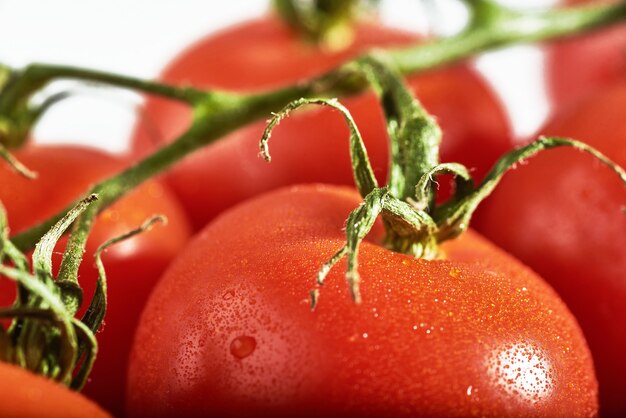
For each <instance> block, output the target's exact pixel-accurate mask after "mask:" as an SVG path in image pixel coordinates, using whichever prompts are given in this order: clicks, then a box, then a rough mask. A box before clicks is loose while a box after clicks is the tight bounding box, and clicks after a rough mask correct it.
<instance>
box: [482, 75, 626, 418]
mask: <svg viewBox="0 0 626 418" xmlns="http://www.w3.org/2000/svg"><path fill="white" fill-rule="evenodd" d="M625 108H626V79H624V80H623V81H622V82H621V83H619V84H617V85H614V86H612V87H611V88H608V89H605V90H604V91H601V92H598V93H597V94H595V95H593V96H590V97H587V98H586V99H584V100H582V101H580V102H579V103H578V104H577V105H576V106H573V107H570V108H568V109H565V110H563V111H562V112H561V113H560V114H557V115H556V117H555V118H554V119H553V120H552V121H551V122H549V123H548V124H547V126H546V127H545V128H544V129H543V130H542V134H546V135H559V136H569V137H572V138H577V139H580V140H582V141H584V142H587V143H589V144H590V145H592V146H594V147H596V148H598V149H599V150H600V151H602V152H603V153H605V154H606V155H607V156H609V157H610V158H612V159H613V160H614V161H616V162H617V163H618V164H620V165H622V166H626V147H625V146H624V144H625V143H626V126H625V125H624V123H623V109H625ZM625 202H626V192H625V191H624V186H623V184H621V182H620V181H619V179H618V178H617V176H616V175H615V174H614V173H612V172H611V171H610V170H608V169H606V167H604V166H602V165H600V164H599V163H598V162H596V161H593V160H592V159H591V158H589V157H588V156H586V155H582V154H581V153H578V152H576V151H574V150H567V149H560V150H554V151H550V152H547V153H545V154H543V155H539V156H537V157H535V158H533V159H532V160H531V161H530V162H529V163H528V165H525V166H524V167H523V168H520V169H518V170H516V171H514V172H511V173H510V174H507V175H506V176H505V177H504V179H503V180H502V183H501V185H500V186H499V187H498V188H497V189H496V190H495V191H494V193H493V194H492V196H490V197H489V198H488V199H487V200H486V201H485V202H484V205H483V211H482V213H481V215H480V216H479V217H478V219H476V222H475V223H474V225H475V227H476V228H477V229H478V230H479V231H480V232H481V233H483V234H484V235H485V236H487V237H488V238H489V239H491V240H493V241H494V242H495V243H496V244H498V245H499V246H501V247H502V248H504V249H506V250H507V251H510V252H511V253H512V254H513V255H515V256H516V257H519V258H520V259H521V260H522V261H523V262H524V263H526V264H527V265H529V266H530V267H532V268H533V269H534V270H536V271H537V272H538V273H539V274H540V275H541V276H542V277H544V278H545V279H546V280H547V281H548V282H549V283H550V284H551V285H552V286H553V287H554V288H555V289H556V290H557V292H558V293H559V295H560V296H561V297H562V298H563V300H564V301H565V302H566V303H567V305H568V307H569V308H570V309H571V310H572V312H573V313H574V315H575V316H576V318H577V319H578V321H579V323H580V325H581V327H582V329H583V331H584V333H585V337H586V338H587V341H588V342H589V346H590V348H591V351H592V354H593V356H594V362H595V365H596V370H597V375H598V381H599V384H600V404H601V411H602V414H603V415H605V414H606V416H624V415H626V399H624V396H623V394H624V393H626V359H625V358H624V352H625V351H626V330H625V329H624V323H625V322H626V283H624V273H625V272H626V236H625V234H624V231H626V216H624V214H623V213H621V211H620V208H621V207H623V205H624V203H625Z"/></svg>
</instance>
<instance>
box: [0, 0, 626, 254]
mask: <svg viewBox="0 0 626 418" xmlns="http://www.w3.org/2000/svg"><path fill="white" fill-rule="evenodd" d="M479 3H480V2H479ZM477 4H478V3H477ZM493 16H496V17H495V18H494V20H492V21H491V22H490V24H488V25H487V26H486V27H484V28H482V27H477V26H474V25H473V26H470V27H469V28H468V29H467V30H466V31H465V32H463V33H462V34H460V35H458V36H454V37H451V38H448V39H441V40H436V41H433V42H431V43H427V44H421V45H418V46H413V47H410V48H401V49H393V50H389V51H387V52H386V53H387V54H388V55H389V60H390V62H391V64H392V65H394V66H395V67H396V68H397V69H399V70H400V71H401V72H402V73H404V74H408V73H414V72H419V71H423V70H426V69H431V68H435V67H439V66H442V65H445V64H448V63H451V62H454V61H457V60H460V59H463V58H467V57H470V56H473V55H475V54H477V53H480V52H483V51H486V50H489V49H494V48H498V47H503V46H506V45H511V44H514V43H519V42H529V41H540V40H550V39H554V38H557V37H562V36H565V35H569V34H575V33H580V32H584V31H588V30H592V29H595V28H598V27H602V26H608V25H612V24H616V23H618V22H624V21H626V1H624V2H621V3H619V4H614V5H598V6H590V7H583V8H573V9H564V10H557V11H547V12H541V13H517V12H516V13H496V14H493ZM358 59H360V58H358ZM358 59H357V60H358ZM355 62H356V61H354V62H348V63H347V64H343V65H341V66H340V67H338V68H336V69H334V70H332V71H330V72H328V73H326V74H324V75H322V76H319V77H316V78H313V79H311V80H308V81H305V82H301V83H297V84H295V85H291V86H287V87H284V88H281V89H278V90H273V91H267V92H261V93H257V94H250V95H235V94H228V93H224V92H201V91H199V90H195V89H191V88H179V87H172V86H166V85H163V84H160V83H152V82H146V81H143V80H137V79H133V78H130V77H120V76H116V75H110V74H106V73H101V72H97V71H89V70H82V69H76V68H69V67H58V66H47V65H43V64H37V65H33V66H30V67H28V68H27V69H26V70H24V72H23V74H22V77H21V78H20V81H18V83H22V84H21V85H20V86H19V87H20V88H19V89H13V90H9V91H11V92H12V93H11V94H15V95H17V96H19V94H23V95H27V94H29V92H32V91H35V90H37V89H38V88H40V87H42V86H43V85H44V84H45V83H47V82H49V81H51V80H53V79H56V78H76V79H81V80H84V81H96V82H102V83H107V84H111V85H114V86H118V87H128V88H132V89H137V90H140V91H144V92H148V93H152V94H156V95H161V96H164V97H168V98H172V99H176V100H180V101H183V102H186V103H188V104H190V105H192V106H193V107H194V116H195V118H194V121H193V123H192V125H191V126H190V128H189V129H188V130H187V131H186V132H185V133H183V134H182V136H180V137H179V138H178V139H177V140H176V141H174V142H172V143H170V144H168V145H166V146H165V147H163V148H161V149H159V150H157V151H156V152H155V153H153V154H152V155H150V156H148V157H147V158H146V159H144V160H142V161H140V162H138V163H137V164H136V165H134V166H132V167H130V168H128V169H127V170H125V171H123V172H122V173H120V174H118V175H117V176H114V177H111V178H109V179H107V180H105V181H103V182H101V183H99V184H98V185H96V186H95V187H94V188H93V189H92V190H91V191H90V193H96V194H98V196H99V200H98V201H97V202H94V204H93V205H91V206H90V207H89V208H88V210H87V211H86V212H85V213H84V214H83V215H82V216H81V217H80V218H79V220H78V221H77V225H76V227H75V228H74V234H73V236H74V237H75V238H74V239H73V240H71V241H73V242H71V243H70V244H69V245H73V246H74V248H75V250H76V251H79V249H81V251H82V248H84V244H85V240H86V236H87V233H88V232H89V229H90V228H91V222H92V220H93V219H94V217H95V216H96V214H97V213H98V212H99V211H101V210H102V209H104V208H105V207H107V206H108V205H110V204H111V203H112V202H114V201H115V200H116V199H118V198H119V197H121V196H122V195H124V194H125V193H126V192H127V191H128V190H130V189H132V188H134V187H136V186H138V185H139V184H140V183H142V182H143V181H145V180H146V179H148V178H150V177H152V176H154V175H155V174H157V173H160V172H162V171H164V170H166V169H167V168H169V167H170V166H171V165H173V164H174V163H175V162H177V161H178V160H180V159H181V158H182V157H184V156H185V155H187V154H189V153H191V152H193V151H194V150H196V149H198V148H200V147H202V146H204V145H206V144H209V143H211V142H213V141H215V140H217V139H218V138H220V137H222V136H224V135H225V134H227V133H229V132H231V131H233V130H235V129H237V128H239V127H241V126H244V125H246V124H248V123H250V122H252V121H255V120H257V119H261V118H263V117H266V116H267V115H268V114H269V113H270V112H272V111H274V110H276V109H279V108H282V107H283V106H285V105H286V104H288V103H289V102H291V101H293V100H296V99H299V98H301V97H319V96H326V97H332V96H338V95H350V94H354V93H357V92H359V91H362V90H363V89H364V88H365V87H366V86H367V80H365V79H364V77H363V76H362V74H361V73H360V72H359V71H358V68H356V66H355V64H354V63H355ZM5 90H6V89H5ZM16 90H17V91H18V93H14V92H15V91H16ZM20 92H21V93H20ZM17 96H9V98H8V99H7V98H6V97H5V98H4V99H3V101H0V112H1V111H2V110H3V108H2V105H3V103H4V104H6V103H7V102H6V101H7V100H8V101H11V100H17V98H18V97H17ZM22 97H23V96H22ZM68 209H69V207H68V208H67V209H66V210H64V211H62V212H61V213H59V214H57V215H55V216H54V217H52V218H51V219H49V220H47V221H45V222H44V223H42V224H40V225H38V226H35V227H34V228H32V229H30V230H27V231H25V232H24V233H22V234H20V235H17V236H16V237H15V238H14V242H15V244H16V245H17V246H18V247H19V248H21V249H27V248H32V246H33V245H34V244H35V243H36V241H37V240H38V239H39V237H41V235H43V233H44V232H45V231H47V230H48V229H49V227H50V226H51V225H52V224H54V223H55V222H56V221H57V220H58V219H60V218H61V217H62V216H63V214H65V213H66V212H67V210H68ZM81 231H82V232H81Z"/></svg>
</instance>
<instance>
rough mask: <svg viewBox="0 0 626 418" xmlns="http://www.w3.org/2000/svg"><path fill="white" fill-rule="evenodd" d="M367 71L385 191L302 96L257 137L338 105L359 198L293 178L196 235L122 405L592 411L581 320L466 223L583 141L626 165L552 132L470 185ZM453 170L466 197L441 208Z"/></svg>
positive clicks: (417, 115) (154, 411)
mask: <svg viewBox="0 0 626 418" xmlns="http://www.w3.org/2000/svg"><path fill="white" fill-rule="evenodd" d="M360 64H361V65H362V66H363V68H364V71H367V72H368V74H369V76H370V77H371V78H370V81H372V82H373V84H374V89H375V90H376V91H377V92H378V94H379V95H380V96H381V97H384V98H385V100H384V101H383V102H382V107H383V113H384V114H385V118H386V121H387V128H388V131H389V136H390V140H391V143H392V145H391V150H392V152H393V156H392V169H391V170H390V174H389V176H390V181H389V183H388V184H387V185H386V186H384V187H378V186H377V180H376V178H375V177H374V174H373V170H372V168H371V165H370V164H369V160H368V158H367V154H366V151H365V147H364V145H363V142H362V140H361V137H360V134H359V131H358V128H357V127H356V125H355V124H354V121H353V120H352V118H351V117H350V114H349V112H348V111H347V110H346V109H345V108H344V107H343V106H341V105H340V104H338V103H337V102H336V101H334V100H324V99H312V100H305V99H303V100H300V101H296V102H294V103H292V104H291V105H289V106H287V107H286V108H285V109H284V110H283V111H282V112H279V113H277V114H276V115H275V116H274V118H273V119H272V120H271V121H270V123H269V125H268V130H266V132H265V135H264V137H263V141H267V140H268V139H269V133H270V131H271V129H273V128H274V127H275V124H276V123H278V121H280V120H282V119H283V118H284V117H285V116H287V114H288V113H289V112H290V111H293V110H294V109H295V108H297V107H299V106H301V105H305V104H309V103H314V104H321V105H324V106H330V107H332V108H335V109H338V110H339V111H341V112H342V113H343V116H344V119H345V121H346V122H347V123H348V125H349V127H350V132H351V136H350V140H351V142H350V149H351V156H352V164H353V167H354V176H355V177H354V180H355V183H356V184H357V188H358V190H359V192H360V194H361V197H359V196H358V194H357V192H356V191H355V190H351V189H347V188H341V187H337V186H331V185H320V184H318V185H306V186H295V187H292V188H286V189H281V190H278V191H275V192H272V193H268V194H265V195H262V196H260V197H258V198H256V199H252V200H249V201H247V202H246V203H243V204H241V205H238V206H237V207H235V208H233V209H232V210H230V211H228V212H227V213H225V214H223V215H222V216H220V217H219V218H217V219H216V220H215V221H214V222H212V223H211V224H209V225H208V226H207V227H206V228H205V229H204V230H202V232H201V233H200V234H199V235H198V236H197V237H196V238H195V239H194V240H193V241H192V242H191V244H190V245H189V246H188V247H187V248H186V250H185V251H184V252H183V253H182V254H181V256H180V257H179V258H177V259H176V261H175V262H174V264H173V265H172V266H171V268H170V269H168V271H167V273H166V274H165V276H164V277H163V279H162V280H161V281H160V282H159V284H158V285H157V287H156V288H155V291H154V293H153V294H152V295H151V298H150V301H149V302H148V305H147V307H146V310H145V311H144V313H143V316H142V321H141V324H140V327H139V329H138V332H137V337H136V340H135V347H134V350H133V354H132V359H131V368H130V374H129V388H128V389H129V392H128V395H129V404H128V406H129V409H128V413H129V414H130V415H131V416H142V415H144V414H147V415H151V416H168V415H169V414H172V413H174V411H176V412H177V413H183V414H185V415H189V416H203V415H211V414H214V415H221V416H246V415H249V414H252V413H254V414H258V415H261V416H290V415H293V414H294V413H296V412H295V411H298V412H297V413H298V415H302V416H320V415H331V416H337V415H339V416H381V415H388V416H415V415H417V414H419V415H425V416H440V415H458V416H468V415H484V416H502V415H531V414H537V415H544V416H559V415H570V416H586V415H594V414H596V413H597V392H596V390H597V388H596V381H595V377H594V372H593V365H592V362H591V358H590V355H589V352H588V349H587V347H586V343H585V341H584V338H583V336H582V333H581V332H580V329H579V328H578V325H577V324H576V321H575V319H574V317H573V316H572V315H571V313H570V312H569V311H568V310H567V308H566V306H565V305H564V304H563V302H561V300H560V299H559V298H558V296H557V294H556V293H555V292H554V291H553V290H552V289H551V288H550V287H549V286H548V285H546V284H545V283H544V282H543V281H542V280H541V278H539V277H538V276H537V275H535V274H534V273H533V272H532V271H531V270H529V269H528V268H527V267H525V266H523V265H522V264H521V263H519V262H518V261H516V260H515V259H513V258H512V257H510V256H508V255H506V254H505V253H504V252H502V251H501V250H498V249H497V248H496V247H494V246H493V245H492V244H490V243H488V242H487V241H486V240H484V239H482V238H480V237H479V236H478V235H476V234H474V233H473V232H465V231H466V230H467V222H468V221H469V218H470V217H471V215H472V213H473V212H474V210H475V209H476V205H477V204H478V202H480V201H481V200H482V199H484V198H485V197H486V195H487V194H488V193H489V192H490V190H492V189H493V187H494V185H495V184H497V183H498V182H499V179H500V178H501V177H502V175H503V174H504V172H505V171H506V169H507V167H509V166H511V165H513V164H515V163H516V162H519V161H520V160H523V159H525V158H528V157H530V156H532V155H533V154H534V153H536V152H538V151H539V150H540V149H545V148H551V147H556V146H562V145H570V146H575V147H577V148H579V149H581V150H584V151H586V152H589V153H591V154H593V155H594V156H596V157H597V158H598V159H600V160H601V161H603V162H604V163H605V164H607V165H609V166H611V167H612V168H613V169H614V170H615V171H616V172H617V173H618V174H619V175H620V176H621V178H622V181H625V182H626V173H625V172H624V171H623V170H621V169H619V168H617V167H615V166H614V165H613V164H612V163H611V162H609V161H608V160H607V159H606V158H605V157H603V156H602V155H601V154H599V153H597V151H595V150H592V149H590V148H588V147H586V146H585V145H583V144H580V143H577V142H576V141H571V140H564V139H560V138H552V139H551V138H543V139H540V140H539V141H537V142H535V143H533V144H531V145H528V146H526V147H523V148H520V149H518V150H514V151H512V152H510V153H509V154H507V155H505V156H503V157H502V158H501V159H500V160H499V163H498V164H497V165H496V166H494V168H493V169H492V170H491V171H490V172H489V173H488V174H487V176H486V178H485V180H484V181H483V182H481V183H479V184H478V185H477V186H474V185H473V183H472V180H471V177H470V176H469V173H468V172H467V169H466V168H465V167H464V166H462V165H460V164H448V163H444V164H439V163H438V156H437V152H436V151H437V150H438V146H439V142H440V140H441V132H440V131H439V129H438V127H437V125H436V123H435V122H434V120H433V119H432V118H431V117H430V116H429V115H428V114H426V112H425V111H424V109H423V108H422V107H421V106H420V105H419V104H418V103H417V102H416V101H415V100H414V99H413V98H412V97H411V95H410V94H409V92H408V91H407V90H406V87H405V86H404V84H403V83H402V82H401V81H400V79H399V78H398V77H397V75H396V74H395V72H394V71H393V70H390V69H388V68H387V67H386V66H385V65H384V58H383V60H382V62H378V61H377V59H370V58H366V59H364V60H363V61H361V62H360ZM335 116H336V115H335ZM278 129H280V128H278ZM266 146H267V142H262V147H261V149H262V153H263V155H265V156H266V157H267V158H268V159H269V155H268V152H267V148H266ZM402 157H405V158H402ZM413 158H414V159H413ZM444 173H447V174H450V173H451V174H453V175H455V177H456V178H457V187H456V191H455V194H454V196H452V197H450V198H449V199H448V200H447V201H444V202H441V203H439V202H438V200H437V198H436V188H435V180H436V176H437V175H439V174H444ZM407 202H409V203H407ZM348 214H349V216H348ZM379 215H380V216H381V217H382V222H380V220H379ZM346 216H348V218H347V219H348V220H347V222H346V221H345V219H346ZM463 232H465V233H464V234H463ZM461 234H463V235H461ZM459 235H461V236H460V237H458V238H456V239H454V238H455V237H457V236H459ZM448 240H451V241H448ZM445 241H447V242H445ZM444 242H445V243H444ZM385 247H386V248H385ZM391 250H393V251H395V252H392V251H391ZM402 253H404V254H402ZM207 254H210V255H211V257H207V256H206V255H207ZM344 257H345V258H346V261H347V263H346V264H344V263H341V262H340V261H341V260H342V259H343V258H344ZM416 257H417V258H416ZM342 273H343V274H342ZM316 276H317V287H315V288H314V289H313V290H312V291H311V298H312V299H311V301H309V300H308V298H307V297H306V296H305V295H306V294H307V290H310V289H311V288H312V287H313V280H312V279H313V278H314V277H316ZM346 281H347V284H348V288H349V291H350V294H351V295H352V299H353V301H355V302H357V303H359V305H358V306H355V305H354V304H353V302H352V301H350V299H349V298H348V297H347V293H348V292H347V291H346V290H345V282H346ZM320 298H321V299H322V300H321V301H320ZM310 303H312V304H313V307H314V308H315V312H314V313H311V312H310ZM166 374H167V376H168V378H166V377H165V375H166ZM201 395H203V396H201Z"/></svg>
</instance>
